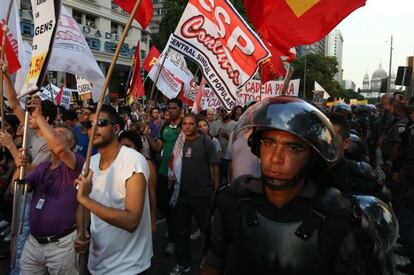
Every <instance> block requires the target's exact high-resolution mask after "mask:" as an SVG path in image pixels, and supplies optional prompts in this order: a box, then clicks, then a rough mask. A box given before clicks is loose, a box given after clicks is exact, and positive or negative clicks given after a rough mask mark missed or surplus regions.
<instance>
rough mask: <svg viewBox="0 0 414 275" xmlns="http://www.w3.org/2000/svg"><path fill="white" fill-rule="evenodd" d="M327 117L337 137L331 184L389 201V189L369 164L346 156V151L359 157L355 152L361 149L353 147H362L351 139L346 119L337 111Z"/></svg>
mask: <svg viewBox="0 0 414 275" xmlns="http://www.w3.org/2000/svg"><path fill="white" fill-rule="evenodd" d="M327 117H328V118H329V120H330V122H331V123H332V125H333V128H334V130H335V132H336V135H337V139H338V160H337V161H336V162H335V164H334V166H333V167H332V171H333V176H334V177H333V178H334V181H333V182H332V183H333V185H334V186H335V187H336V188H338V189H339V190H341V191H342V192H344V193H349V194H354V195H357V194H359V195H361V194H363V195H370V196H375V197H377V198H379V199H381V200H382V201H384V202H387V203H388V202H391V193H390V190H389V189H388V188H387V187H386V186H385V184H384V183H383V182H382V181H381V180H380V179H379V178H378V176H377V174H376V173H375V171H374V170H373V169H372V167H371V165H369V164H368V163H367V162H363V161H356V160H354V159H348V158H347V157H346V156H347V154H346V152H348V155H354V157H355V158H357V159H358V158H359V156H358V154H357V152H359V153H362V150H357V149H355V147H358V146H360V147H362V145H361V144H355V141H354V140H352V139H351V134H350V129H349V125H348V122H347V121H346V119H345V118H344V117H343V116H342V115H340V114H337V113H329V114H327ZM358 139H359V138H358ZM359 142H360V140H359ZM349 151H355V152H349Z"/></svg>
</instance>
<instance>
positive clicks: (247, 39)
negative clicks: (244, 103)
mask: <svg viewBox="0 0 414 275" xmlns="http://www.w3.org/2000/svg"><path fill="white" fill-rule="evenodd" d="M169 47H170V48H173V49H174V50H176V51H178V52H180V53H182V54H184V55H186V56H187V57H189V58H191V59H193V60H194V61H196V62H197V63H198V64H199V65H200V67H201V68H202V70H203V73H204V77H205V78H206V81H207V83H208V84H209V86H210V87H211V88H212V89H213V90H214V92H215V94H216V95H217V97H218V98H219V99H220V101H221V102H222V104H223V106H224V108H226V109H227V110H231V109H232V108H233V107H235V106H236V100H237V95H236V91H237V90H238V88H240V87H242V86H243V85H244V84H245V83H246V82H247V81H248V80H249V79H250V78H251V77H252V76H253V75H254V74H255V73H256V71H257V68H258V65H259V63H260V62H261V61H262V60H264V59H266V58H268V57H269V56H270V53H269V50H268V49H267V48H266V47H265V46H264V44H263V42H262V41H261V40H260V39H259V37H258V36H257V35H256V34H255V32H253V31H252V30H251V29H250V27H249V26H248V25H247V24H246V23H245V21H244V20H243V19H242V18H241V17H240V15H239V14H238V13H237V11H236V10H235V9H234V7H233V6H232V5H231V4H230V3H229V2H228V1H226V0H216V1H214V2H213V1H203V0H190V1H189V2H188V5H187V7H186V8H185V10H184V13H183V15H182V17H181V19H180V22H179V23H178V26H177V28H176V30H175V32H174V36H173V38H172V39H171V42H170V45H169Z"/></svg>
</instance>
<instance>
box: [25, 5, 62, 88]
mask: <svg viewBox="0 0 414 275" xmlns="http://www.w3.org/2000/svg"><path fill="white" fill-rule="evenodd" d="M31 3H32V11H33V18H34V19H33V21H34V36H33V44H32V56H31V60H30V66H29V67H30V68H29V73H28V74H27V77H26V80H25V82H24V86H23V88H22V93H21V94H22V95H23V94H27V93H30V92H33V91H35V90H37V89H38V88H40V86H41V84H42V82H43V78H44V76H45V74H46V71H47V64H48V61H49V57H50V54H51V49H52V46H53V41H54V36H55V33H56V28H57V22H58V19H59V15H60V9H61V1H60V0H32V1H31Z"/></svg>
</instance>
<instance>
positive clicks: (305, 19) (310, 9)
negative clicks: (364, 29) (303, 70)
mask: <svg viewBox="0 0 414 275" xmlns="http://www.w3.org/2000/svg"><path fill="white" fill-rule="evenodd" d="M365 2H366V0H244V5H245V8H246V13H247V16H248V18H249V20H250V22H252V24H253V25H254V26H255V28H256V31H257V32H258V33H259V34H260V36H261V38H262V39H263V41H265V42H266V43H267V46H268V47H269V44H270V45H271V47H274V48H275V49H276V50H277V51H279V52H281V54H282V55H286V56H288V53H289V49H290V48H292V47H296V46H301V45H309V44H312V43H315V42H317V41H319V40H321V39H322V38H324V37H325V36H326V35H327V34H328V33H329V32H330V31H331V30H332V29H333V28H335V26H336V25H338V24H339V23H340V22H341V21H342V20H343V19H344V18H345V17H347V16H348V15H349V14H350V13H351V12H353V11H354V10H356V9H358V8H359V7H362V6H364V5H365ZM273 53H274V51H272V54H273ZM273 58H275V57H273ZM273 58H272V59H273Z"/></svg>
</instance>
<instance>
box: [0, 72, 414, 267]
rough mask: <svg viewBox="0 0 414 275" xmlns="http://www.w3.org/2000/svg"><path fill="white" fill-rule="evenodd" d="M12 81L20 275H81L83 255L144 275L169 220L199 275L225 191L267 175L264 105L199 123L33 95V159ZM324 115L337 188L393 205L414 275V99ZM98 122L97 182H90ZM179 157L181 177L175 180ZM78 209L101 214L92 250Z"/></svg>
mask: <svg viewBox="0 0 414 275" xmlns="http://www.w3.org/2000/svg"><path fill="white" fill-rule="evenodd" d="M5 79H6V82H7V83H6V84H7V85H6V94H7V98H8V107H7V108H6V112H5V117H4V119H3V118H2V120H1V123H3V125H4V129H5V131H4V132H3V133H0V143H1V145H2V147H3V148H4V149H2V150H1V152H0V173H1V177H0V191H1V197H0V205H1V207H0V209H1V210H0V228H1V230H0V231H1V232H0V235H1V238H3V241H4V242H10V240H11V236H10V223H11V219H12V217H11V215H12V198H13V194H12V193H13V188H12V187H13V184H12V183H13V182H14V180H16V179H17V178H18V174H19V173H18V171H19V169H20V167H22V166H24V167H26V172H27V173H26V174H27V176H26V178H25V180H26V181H27V183H28V184H29V186H30V192H29V196H28V199H27V201H26V212H25V214H26V215H25V218H24V225H23V229H22V232H21V234H20V236H19V240H18V252H17V261H16V267H15V268H14V269H13V270H12V271H11V274H44V273H45V272H48V273H49V274H77V272H78V271H77V264H76V262H77V261H76V252H85V251H86V250H87V248H89V262H88V269H89V271H90V272H91V273H92V274H115V273H120V274H139V273H143V272H145V270H147V269H148V268H150V266H151V257H152V256H153V250H152V244H151V242H152V237H151V236H152V235H154V234H155V232H156V230H157V228H156V221H157V219H162V218H165V219H166V221H167V224H168V231H167V232H165V235H166V236H167V237H168V245H167V246H166V247H165V251H164V252H165V254H166V255H170V256H174V257H176V261H177V265H176V266H175V267H174V269H173V270H172V271H171V273H170V274H172V275H173V274H182V273H186V272H188V271H190V269H191V255H192V253H191V248H190V240H191V238H196V237H197V233H198V232H192V222H193V218H194V219H195V221H196V223H197V226H198V229H199V232H200V233H199V234H201V236H202V237H203V238H207V237H206V234H207V233H206V229H207V230H208V228H209V225H208V221H209V219H208V216H209V215H211V213H210V212H211V197H212V195H213V194H215V191H216V190H218V189H219V188H220V187H222V186H226V185H228V184H231V183H232V182H233V181H234V180H235V179H237V178H239V176H242V175H246V174H247V175H250V176H254V177H260V175H261V169H260V162H259V159H258V155H256V154H254V153H252V151H251V149H250V147H252V142H253V141H252V140H251V136H252V133H251V129H250V132H249V131H237V129H238V127H240V123H238V120H239V119H241V117H242V116H243V112H244V111H245V110H246V109H249V108H253V107H251V106H249V107H242V106H237V107H235V108H234V110H233V112H227V111H226V110H224V109H222V108H219V109H217V110H214V109H208V110H205V111H202V112H201V113H199V114H193V113H191V112H190V111H189V110H188V108H184V107H183V104H182V102H181V101H180V100H179V99H170V100H168V102H167V105H166V107H161V106H162V105H160V106H155V107H152V108H151V109H147V108H146V106H144V105H142V104H140V103H134V104H133V105H132V106H126V105H124V103H123V102H122V101H117V102H116V103H111V104H108V105H104V107H103V108H102V111H101V115H100V117H99V118H96V117H94V112H95V106H94V105H90V106H84V105H83V104H82V103H79V104H76V103H75V104H72V107H71V109H70V110H66V109H64V108H61V107H57V106H56V105H55V104H54V103H53V102H51V101H47V100H46V101H40V99H39V98H36V97H33V98H31V99H30V100H29V102H28V108H30V116H31V117H30V123H29V130H28V146H27V151H26V154H22V152H23V149H22V148H21V147H22V136H23V123H24V112H25V110H24V109H23V108H22V107H21V105H20V103H19V102H18V100H17V98H16V93H15V91H14V89H13V88H12V82H11V80H10V79H9V78H8V76H7V75H6V78H5ZM252 105H253V106H254V104H252ZM323 111H324V112H325V114H326V116H327V118H328V119H329V120H330V122H331V124H332V125H333V128H334V130H335V132H336V135H337V138H338V148H339V149H338V152H339V153H338V155H339V158H338V159H337V160H335V163H333V165H332V167H331V169H330V172H331V173H332V174H333V176H334V177H333V178H334V181H332V182H328V183H327V184H330V185H332V186H334V187H336V188H337V189H339V190H341V192H343V193H344V194H350V195H361V194H362V195H372V196H375V197H377V198H379V199H381V200H382V201H384V202H385V203H387V204H389V205H392V207H393V209H394V211H395V212H396V215H397V217H398V222H399V236H400V238H399V243H400V244H401V246H399V248H398V249H397V251H396V253H399V254H401V255H404V256H407V257H408V258H409V259H410V260H411V261H412V262H411V263H409V264H408V265H406V266H398V267H397V268H399V269H400V270H401V271H402V272H405V273H407V274H413V273H414V268H413V263H414V234H413V233H414V232H413V230H412V228H413V225H414V189H413V183H412V180H413V178H414V175H412V174H413V173H414V167H413V166H414V126H413V125H414V102H413V100H410V101H408V100H407V99H406V97H405V95H404V94H403V93H399V92H398V93H395V94H386V95H384V96H383V97H382V98H381V100H380V102H379V104H378V105H353V106H350V105H348V104H345V103H340V104H335V105H333V106H332V107H326V108H325V109H324V110H323ZM94 123H96V124H97V126H98V127H97V129H98V130H97V133H96V135H95V136H94V140H93V145H94V148H93V153H92V154H93V157H92V160H91V171H93V172H90V173H89V174H88V175H81V171H82V168H83V165H84V161H85V157H86V152H87V147H88V142H89V136H88V133H90V129H91V128H92V125H93V124H94ZM311 126H312V125H310V126H309V127H311ZM261 141H262V140H261ZM263 142H266V140H265V141H263ZM263 144H264V143H263ZM265 145H266V146H272V145H271V144H269V145H267V144H265ZM177 151H178V154H180V152H181V161H180V163H179V165H180V167H179V171H180V172H181V174H180V175H177V174H174V173H173V174H171V170H174V168H172V166H174V163H175V161H176V159H174V160H172V157H173V156H174V157H176V154H175V152H177ZM92 182H93V185H92ZM75 185H77V188H78V190H77V189H76V187H75ZM92 186H93V187H92ZM79 205H82V206H84V207H85V208H86V209H88V210H89V211H90V212H91V213H92V215H91V225H90V231H89V234H90V236H87V238H86V240H83V239H80V238H79V228H77V225H79V213H78V212H79ZM192 233H196V234H195V235H194V234H193V235H192ZM90 242H91V243H92V244H90ZM252 249H253V248H252ZM8 253H9V251H5V252H4V253H3V255H2V256H7V255H8ZM207 259H208V258H207ZM210 260H211V258H210ZM209 264H211V262H209ZM200 265H201V266H202V265H203V262H202V263H200ZM205 274H212V273H205Z"/></svg>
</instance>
